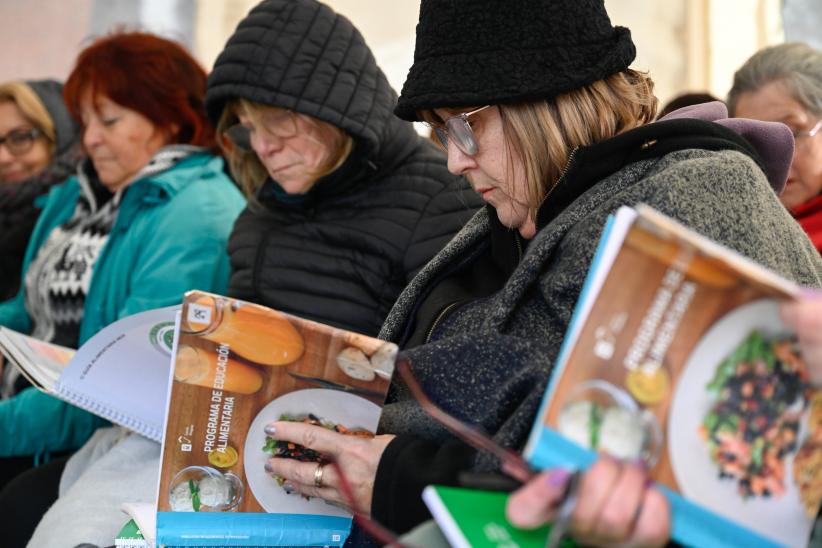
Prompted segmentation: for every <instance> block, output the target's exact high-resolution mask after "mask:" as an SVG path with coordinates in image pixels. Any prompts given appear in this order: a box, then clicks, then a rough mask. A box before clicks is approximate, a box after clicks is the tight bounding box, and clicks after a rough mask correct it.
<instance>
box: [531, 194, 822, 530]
mask: <svg viewBox="0 0 822 548" xmlns="http://www.w3.org/2000/svg"><path fill="white" fill-rule="evenodd" d="M798 291H799V290H798V287H796V285H795V284H793V283H792V282H789V281H787V280H784V279H782V278H780V277H779V276H777V275H775V274H774V273H772V272H770V271H768V270H766V269H764V268H762V267H760V266H758V265H757V264H755V263H753V262H751V261H749V260H747V259H745V258H744V257H742V256H740V255H738V254H736V253H734V252H732V251H730V250H727V249H725V248H723V247H721V246H719V245H717V244H716V243H715V242H712V241H710V240H707V239H705V238H703V237H701V236H699V235H697V234H696V233H694V232H693V231H691V230H689V229H687V228H685V227H683V226H682V225H680V224H678V223H676V222H675V221H673V220H671V219H669V218H667V217H665V216H663V215H661V214H660V213H658V212H656V211H654V210H652V209H651V208H648V207H647V206H638V207H637V208H636V210H632V209H630V208H622V209H620V210H619V212H618V213H617V214H616V216H615V217H612V219H611V220H610V221H609V223H608V226H607V227H606V229H605V232H604V234H603V236H602V240H601V242H600V246H599V249H598V250H597V253H596V256H595V258H594V262H593V264H592V267H591V269H590V271H589V274H588V278H587V280H586V284H585V287H584V289H583V292H582V295H581V297H580V299H579V302H578V304H577V308H576V310H575V313H574V317H573V319H572V322H571V325H570V327H569V330H568V333H567V335H566V340H565V342H564V345H563V348H562V349H561V351H560V355H559V357H558V360H557V364H556V367H555V371H554V373H553V376H552V379H551V383H550V386H549V388H548V391H547V393H546V395H545V398H544V400H543V404H542V408H541V410H540V413H539V414H538V418H537V421H536V424H535V426H534V429H533V431H532V434H531V437H530V439H529V442H528V444H527V446H526V450H525V456H526V458H528V460H529V461H531V462H532V464H534V465H535V466H537V467H547V466H557V465H560V466H571V467H583V466H585V465H587V464H589V463H590V462H592V461H593V460H594V458H595V453H594V451H605V452H608V453H610V454H611V455H613V456H616V457H618V458H623V459H627V460H636V459H640V458H641V459H644V461H645V462H646V463H647V465H648V466H649V467H650V470H651V476H652V478H653V479H654V480H655V481H656V482H657V483H658V484H659V485H660V486H662V488H663V490H665V492H666V494H668V495H669V498H670V500H671V503H672V509H673V536H674V538H675V539H676V540H678V541H680V542H682V543H684V544H687V545H695V546H707V545H714V546H716V545H723V544H724V545H735V546H740V545H757V546H768V545H789V546H805V545H806V544H807V541H808V538H809V535H810V532H811V527H812V524H813V521H814V518H815V516H816V512H817V510H818V508H819V502H820V497H822V431H820V428H819V426H820V424H822V395H820V394H818V393H817V392H816V391H815V390H814V389H812V387H811V386H810V384H809V383H808V375H807V366H806V365H805V363H804V362H803V360H802V356H801V355H800V353H799V350H798V347H797V345H796V341H795V337H794V336H793V335H792V334H791V333H790V332H789V330H788V329H787V328H786V327H785V326H784V325H783V324H782V322H781V320H780V318H779V312H778V303H779V300H781V299H786V298H791V297H794V296H796V295H797V294H798Z"/></svg>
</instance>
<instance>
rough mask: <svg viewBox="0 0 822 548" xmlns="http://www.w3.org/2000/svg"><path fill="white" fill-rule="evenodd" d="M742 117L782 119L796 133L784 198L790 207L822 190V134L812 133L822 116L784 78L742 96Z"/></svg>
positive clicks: (770, 120)
mask: <svg viewBox="0 0 822 548" xmlns="http://www.w3.org/2000/svg"><path fill="white" fill-rule="evenodd" d="M734 114H735V115H736V116H738V117H740V118H753V119H755V120H765V121H768V122H782V123H783V124H785V125H787V126H788V127H789V128H791V131H793V132H794V135H795V136H796V148H795V150H794V155H793V163H792V164H791V169H790V171H789V172H788V183H787V185H785V191H784V192H783V194H782V196H780V198H779V199H780V200H781V201H782V203H783V204H785V207H787V208H788V209H792V208H795V207H797V206H799V205H802V204H804V203H805V202H807V201H808V200H811V199H812V198H814V197H816V196H818V195H819V194H820V192H822V135H820V133H822V132H820V133H817V134H816V135H815V136H813V137H811V136H809V135H807V132H808V131H810V130H811V129H813V127H814V126H815V125H816V123H817V122H819V118H818V117H816V116H815V115H813V114H811V113H809V112H808V111H807V110H806V109H805V108H804V107H803V106H802V105H801V104H800V103H799V102H798V101H797V100H796V99H794V98H793V95H792V94H791V93H790V90H789V89H788V88H787V86H785V84H784V83H782V82H780V81H776V82H770V83H768V84H766V85H764V86H762V87H761V88H759V89H758V90H757V91H753V92H745V93H742V94H741V95H740V96H739V100H738V102H737V107H736V112H735V113H734Z"/></svg>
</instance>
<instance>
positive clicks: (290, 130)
mask: <svg viewBox="0 0 822 548" xmlns="http://www.w3.org/2000/svg"><path fill="white" fill-rule="evenodd" d="M258 118H259V120H258V121H259V125H260V128H261V131H257V135H255V136H254V137H255V138H263V139H265V138H269V137H274V138H277V139H290V138H291V137H294V136H295V135H297V114H295V113H294V112H291V111H290V110H283V111H277V112H274V111H268V110H265V111H262V112H260V113H259V115H258ZM255 120H256V118H255ZM223 135H224V136H225V138H226V139H228V140H229V141H230V142H231V143H232V144H233V145H234V146H236V147H237V148H238V149H240V150H242V151H243V152H251V151H252V150H253V147H252V143H251V140H252V130H251V128H249V127H248V126H246V125H244V124H242V123H237V124H234V125H233V126H231V127H230V128H228V129H227V130H225V131H224V132H223Z"/></svg>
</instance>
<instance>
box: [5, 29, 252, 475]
mask: <svg viewBox="0 0 822 548" xmlns="http://www.w3.org/2000/svg"><path fill="white" fill-rule="evenodd" d="M133 75H139V79H140V81H139V85H138V84H137V82H135V81H133V79H134V76H133ZM205 78H206V77H205V73H204V71H203V70H202V69H201V68H200V67H199V66H198V65H197V64H196V62H195V61H194V60H193V59H192V58H191V56H190V55H189V54H188V53H187V52H186V51H185V50H184V49H183V48H182V47H180V46H179V45H177V44H175V43H173V42H170V41H168V40H164V39H161V38H158V37H156V36H153V35H149V34H144V33H124V34H115V35H112V36H109V37H106V38H103V39H101V40H98V41H97V42H95V43H93V44H92V45H91V46H89V47H88V48H87V49H86V50H84V51H83V52H82V53H81V54H80V57H79V58H78V61H77V65H76V67H75V69H74V71H73V72H72V74H71V76H70V77H69V79H68V81H67V83H66V87H65V99H66V102H67V104H68V106H69V109H70V110H71V112H72V114H73V115H74V116H75V117H76V118H77V119H78V120H79V121H80V122H81V124H82V126H83V145H84V148H85V149H86V152H87V153H88V155H89V162H87V163H86V164H84V165H82V166H81V167H80V169H79V170H78V175H77V176H76V177H73V178H71V179H69V180H68V181H66V182H65V183H64V184H62V185H60V186H58V187H56V188H54V189H53V190H52V192H51V193H50V194H49V196H48V200H47V203H46V205H45V208H44V211H43V214H42V215H41V216H40V220H39V222H38V224H37V226H36V227H35V230H34V233H33V234H32V238H31V241H30V242H29V246H28V249H27V252H26V257H25V260H24V267H23V268H24V270H23V276H24V280H25V282H24V284H23V287H22V289H21V290H20V292H19V293H18V295H17V296H16V297H15V298H13V299H12V300H10V301H6V302H4V303H2V304H0V325H4V326H7V327H10V328H12V329H15V330H18V331H21V332H25V333H32V334H33V335H34V336H35V337H38V338H41V339H44V340H50V341H53V342H57V343H60V344H66V345H71V346H79V345H81V344H83V343H84V342H85V341H86V340H88V338H89V337H91V336H92V335H94V334H95V333H97V332H98V331H99V330H100V329H102V328H103V327H105V326H106V325H108V324H110V323H111V322H113V321H115V320H117V319H119V318H122V317H125V316H129V315H131V314H135V313H137V312H140V311H143V310H148V309H152V308H158V307H162V306H167V305H171V304H174V303H177V302H180V300H181V299H182V296H183V293H184V292H185V291H188V290H190V289H195V288H196V289H202V290H206V291H214V292H223V291H225V288H226V284H227V280H228V275H229V263H228V256H227V254H226V242H227V239H228V235H229V233H230V231H231V228H232V225H233V223H234V220H235V218H236V217H237V215H238V214H239V212H240V211H241V209H242V208H243V207H244V199H243V198H242V195H241V194H240V192H239V191H238V190H237V189H236V187H235V186H234V185H233V183H232V182H231V181H230V179H229V178H228V177H227V176H226V175H225V173H224V171H223V161H222V159H220V158H218V157H215V156H214V155H212V154H211V152H210V151H211V150H213V149H214V145H215V143H214V130H213V129H212V128H211V127H210V126H209V124H208V122H207V120H206V118H205V111H204V108H203V94H204V92H205ZM169 82H174V85H169V84H168V83H169ZM78 302H79V303H80V304H79V305H78ZM126 389H127V388H126ZM103 423H104V421H103V420H102V419H99V418H97V417H95V416H93V415H90V414H88V413H86V412H85V411H82V410H80V409H78V408H76V407H73V406H71V405H68V404H66V403H63V402H61V401H59V400H56V399H54V398H52V397H50V396H48V395H46V394H43V393H41V392H39V391H37V390H35V389H33V388H26V389H24V390H22V391H21V392H20V393H18V394H17V395H16V396H14V397H12V398H10V399H7V400H4V401H2V402H0V457H14V456H34V457H35V462H36V460H37V459H39V457H40V456H42V455H44V454H47V453H50V452H60V451H68V450H73V449H76V448H77V447H79V446H80V445H81V444H82V443H84V442H85V441H86V439H88V437H89V436H90V435H91V434H92V432H93V431H94V430H95V429H96V428H97V427H98V426H100V425H101V424H103Z"/></svg>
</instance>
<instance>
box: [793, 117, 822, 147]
mask: <svg viewBox="0 0 822 548" xmlns="http://www.w3.org/2000/svg"><path fill="white" fill-rule="evenodd" d="M820 129H822V119H820V120H819V121H818V122H816V124H815V125H814V126H813V127H812V128H811V129H809V130H808V131H804V130H801V129H797V130H795V131H794V132H793V139H794V141H796V142H797V143H799V140H800V139H804V138H807V137H813V136H815V135H816V134H817V133H819V130H820Z"/></svg>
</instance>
